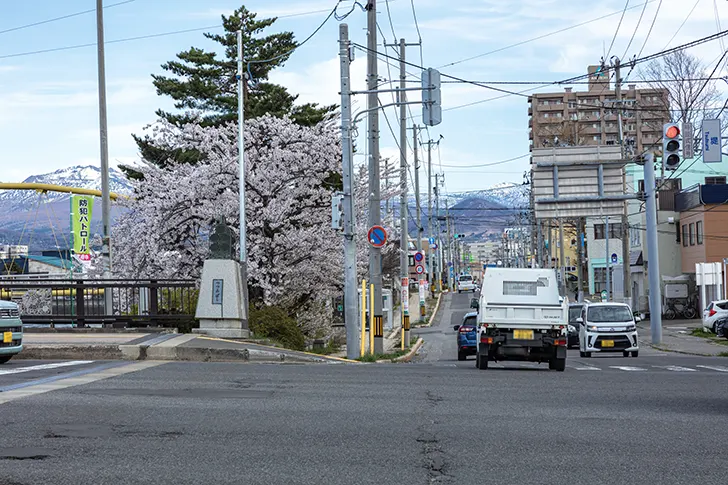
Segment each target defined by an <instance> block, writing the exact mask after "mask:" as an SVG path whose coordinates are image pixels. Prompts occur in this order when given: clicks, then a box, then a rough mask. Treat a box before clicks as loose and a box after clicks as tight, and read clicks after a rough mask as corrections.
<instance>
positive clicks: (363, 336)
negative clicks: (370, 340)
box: [346, 279, 367, 357]
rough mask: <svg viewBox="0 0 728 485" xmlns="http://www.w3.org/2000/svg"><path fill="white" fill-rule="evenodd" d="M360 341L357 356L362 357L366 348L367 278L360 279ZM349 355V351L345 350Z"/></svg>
mask: <svg viewBox="0 0 728 485" xmlns="http://www.w3.org/2000/svg"><path fill="white" fill-rule="evenodd" d="M360 308H361V322H360V323H361V341H360V345H361V348H360V352H359V356H360V357H363V356H364V354H365V353H366V350H367V280H365V279H362V280H361V307H360ZM346 354H347V355H349V351H348V350H347V352H346Z"/></svg>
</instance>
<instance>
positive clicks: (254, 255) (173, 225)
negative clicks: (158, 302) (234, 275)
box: [112, 116, 342, 321]
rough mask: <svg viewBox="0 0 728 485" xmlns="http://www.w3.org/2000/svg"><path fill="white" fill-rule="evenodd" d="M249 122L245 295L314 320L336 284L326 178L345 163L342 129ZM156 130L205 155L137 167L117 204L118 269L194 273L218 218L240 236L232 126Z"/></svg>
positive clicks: (337, 257) (167, 144)
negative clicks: (131, 188)
mask: <svg viewBox="0 0 728 485" xmlns="http://www.w3.org/2000/svg"><path fill="white" fill-rule="evenodd" d="M245 128H246V136H245V150H246V153H245V162H246V164H245V169H246V218H247V250H248V254H247V256H248V276H249V284H250V290H251V291H250V295H251V299H255V300H257V301H259V302H261V303H263V304H267V305H270V304H276V305H281V306H283V307H285V308H287V309H289V311H291V312H292V313H293V314H295V315H297V316H298V315H299V313H300V312H304V313H306V312H308V313H309V318H308V319H306V318H304V317H303V316H301V319H302V320H311V317H310V314H311V313H312V312H313V313H318V312H320V311H321V310H319V309H322V308H325V305H324V304H323V302H326V301H330V298H331V297H332V296H333V295H334V294H335V292H336V291H337V290H338V289H339V288H340V287H341V279H342V275H341V273H342V269H341V268H342V244H341V239H340V237H338V234H337V233H335V232H334V231H333V230H332V229H331V224H330V220H331V212H330V207H331V192H332V189H334V188H335V187H332V186H331V183H332V180H336V178H337V177H336V176H335V175H337V174H338V173H339V172H340V167H341V152H340V143H339V134H338V130H337V129H336V128H335V126H334V125H333V124H331V123H320V124H319V125H316V126H314V127H303V126H300V125H297V124H295V123H293V122H292V121H291V120H289V119H287V118H274V117H270V116H264V117H261V118H258V119H255V120H251V121H250V122H248V123H247V124H246V127H245ZM152 131H153V134H152V136H151V139H153V140H154V143H155V144H156V145H157V146H158V147H160V148H164V149H167V150H170V151H172V150H175V149H183V150H190V149H195V150H198V151H199V152H200V153H202V154H203V157H204V158H203V161H202V162H201V163H200V164H198V165H188V164H178V163H174V162H172V163H171V164H170V165H169V166H168V167H165V168H160V167H158V166H156V165H154V164H151V163H146V162H144V161H142V164H141V166H139V167H137V168H136V169H138V170H139V171H140V172H141V173H142V174H143V175H144V177H143V180H141V181H136V182H134V183H135V195H134V197H132V198H130V199H126V200H123V201H120V204H121V205H122V206H124V208H125V209H126V211H125V213H124V214H123V215H122V216H121V217H120V219H119V221H118V223H117V226H116V227H115V228H114V248H113V252H112V254H113V255H114V271H115V273H117V274H121V275H124V276H127V277H135V278H139V277H151V276H155V277H156V278H172V277H175V278H189V277H191V278H197V277H199V275H200V271H201V269H202V263H203V261H204V259H205V258H206V257H207V256H208V251H209V235H210V230H211V228H212V227H213V224H214V221H215V220H216V219H217V218H218V217H222V218H224V220H225V221H226V222H227V223H228V224H229V225H230V227H231V229H232V230H233V233H234V234H235V239H236V241H237V240H238V238H239V231H238V220H239V205H238V161H237V160H238V150H237V126H235V125H234V124H227V125H223V126H219V127H202V126H200V125H198V124H195V123H190V124H187V125H185V126H184V127H182V128H178V127H175V126H173V125H171V124H170V123H168V122H166V121H164V120H161V121H159V122H158V123H157V124H156V125H155V126H154V127H153V130H152ZM332 175H334V177H332ZM237 251H238V249H237V244H236V254H237ZM318 316H319V315H317V317H318ZM299 321H301V320H299Z"/></svg>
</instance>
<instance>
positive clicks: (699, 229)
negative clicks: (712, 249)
mask: <svg viewBox="0 0 728 485" xmlns="http://www.w3.org/2000/svg"><path fill="white" fill-rule="evenodd" d="M695 233H696V234H695V237H696V239H697V240H698V244H699V245H700V244H703V221H698V222H696V223H695Z"/></svg>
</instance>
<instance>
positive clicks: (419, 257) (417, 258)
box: [415, 251, 423, 263]
mask: <svg viewBox="0 0 728 485" xmlns="http://www.w3.org/2000/svg"><path fill="white" fill-rule="evenodd" d="M422 258H423V256H422V253H421V252H419V251H417V252H416V253H415V261H417V262H418V263H419V262H420V261H422Z"/></svg>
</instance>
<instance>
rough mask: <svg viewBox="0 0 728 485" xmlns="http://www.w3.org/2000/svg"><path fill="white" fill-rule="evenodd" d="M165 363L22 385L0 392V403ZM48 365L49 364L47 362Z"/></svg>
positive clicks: (133, 365) (134, 364)
mask: <svg viewBox="0 0 728 485" xmlns="http://www.w3.org/2000/svg"><path fill="white" fill-rule="evenodd" d="M162 364H166V362H162V361H154V360H145V361H142V362H133V363H131V364H127V365H121V366H118V367H112V368H110V369H104V370H101V371H99V372H93V373H91V374H84V375H82V376H76V377H69V378H66V379H60V380H58V381H55V382H50V383H44V384H37V385H34V386H30V387H24V388H22V389H15V390H13V391H7V392H3V393H2V394H0V404H3V403H6V402H10V401H14V400H16V399H21V398H23V397H28V396H34V395H36V394H43V393H46V392H50V391H56V390H58V389H65V388H68V387H73V386H80V385H82V384H88V383H91V382H95V381H100V380H102V379H108V378H109V377H116V376H120V375H123V374H128V373H130V372H137V371H140V370H144V369H148V368H150V367H156V366H158V365H162ZM49 365H50V364H49Z"/></svg>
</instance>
